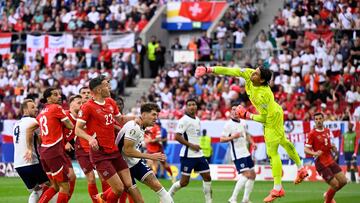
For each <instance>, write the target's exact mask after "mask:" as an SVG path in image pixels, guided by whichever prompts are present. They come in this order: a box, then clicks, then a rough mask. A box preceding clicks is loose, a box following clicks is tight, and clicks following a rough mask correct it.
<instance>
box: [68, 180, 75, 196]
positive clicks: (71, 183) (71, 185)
mask: <svg viewBox="0 0 360 203" xmlns="http://www.w3.org/2000/svg"><path fill="white" fill-rule="evenodd" d="M75 182H76V179H74V180H73V181H70V189H69V200H70V198H71V196H72V194H73V193H74V189H75Z"/></svg>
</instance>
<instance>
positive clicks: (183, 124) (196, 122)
mask: <svg viewBox="0 0 360 203" xmlns="http://www.w3.org/2000/svg"><path fill="white" fill-rule="evenodd" d="M175 132H176V133H180V134H182V136H183V137H184V139H185V140H187V141H188V142H190V143H192V144H196V145H200V138H201V132H200V119H199V118H198V117H195V118H192V117H190V116H188V115H186V114H185V115H184V116H183V117H182V118H181V119H180V120H179V122H178V125H177V127H176V131H175ZM203 156H204V155H203V152H202V150H199V151H198V152H196V151H194V150H192V149H190V148H189V147H187V146H186V145H183V146H182V148H181V151H180V157H189V158H196V157H203Z"/></svg>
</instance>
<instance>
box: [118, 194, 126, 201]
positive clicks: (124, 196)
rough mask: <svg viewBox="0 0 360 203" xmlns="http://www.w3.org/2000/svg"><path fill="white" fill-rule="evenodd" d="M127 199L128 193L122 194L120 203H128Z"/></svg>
mask: <svg viewBox="0 0 360 203" xmlns="http://www.w3.org/2000/svg"><path fill="white" fill-rule="evenodd" d="M126 199H127V193H126V192H123V193H121V196H120V199H119V203H126Z"/></svg>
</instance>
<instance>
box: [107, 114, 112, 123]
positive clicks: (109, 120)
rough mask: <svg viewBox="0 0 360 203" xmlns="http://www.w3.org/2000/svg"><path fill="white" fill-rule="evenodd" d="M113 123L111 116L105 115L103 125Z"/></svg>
mask: <svg viewBox="0 0 360 203" xmlns="http://www.w3.org/2000/svg"><path fill="white" fill-rule="evenodd" d="M112 123H113V117H112V114H108V115H105V125H110V124H112Z"/></svg>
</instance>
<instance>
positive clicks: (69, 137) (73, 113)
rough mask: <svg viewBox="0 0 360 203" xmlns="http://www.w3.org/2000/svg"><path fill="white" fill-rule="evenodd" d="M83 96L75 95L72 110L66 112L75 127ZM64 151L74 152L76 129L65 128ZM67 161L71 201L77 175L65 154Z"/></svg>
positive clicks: (70, 101) (71, 102) (71, 100)
mask: <svg viewBox="0 0 360 203" xmlns="http://www.w3.org/2000/svg"><path fill="white" fill-rule="evenodd" d="M81 99H82V98H81V96H80V95H73V96H71V97H70V98H69V105H70V109H69V110H67V111H65V113H66V115H67V117H68V118H69V119H70V121H71V123H72V124H73V125H74V126H75V125H76V117H77V114H78V112H79V110H80V106H81ZM63 130H64V149H65V151H66V152H71V151H73V150H74V147H73V145H72V144H71V143H73V140H74V139H75V130H74V129H71V130H69V129H67V128H64V129H63ZM65 156H66V158H67V159H66V160H67V161H68V166H69V175H68V176H69V183H70V191H69V194H70V195H69V200H70V198H71V196H72V194H73V192H74V189H75V182H76V175H75V172H74V169H73V166H72V163H71V158H70V156H69V155H68V154H66V153H65Z"/></svg>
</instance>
